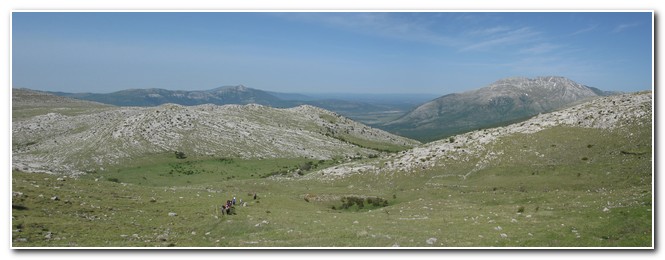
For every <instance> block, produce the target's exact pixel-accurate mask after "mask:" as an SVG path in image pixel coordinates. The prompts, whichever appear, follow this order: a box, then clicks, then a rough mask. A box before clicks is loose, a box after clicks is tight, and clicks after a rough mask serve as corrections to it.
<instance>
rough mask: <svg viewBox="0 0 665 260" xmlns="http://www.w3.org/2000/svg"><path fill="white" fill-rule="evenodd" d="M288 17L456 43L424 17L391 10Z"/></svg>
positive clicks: (411, 38) (364, 31) (369, 32)
mask: <svg viewBox="0 0 665 260" xmlns="http://www.w3.org/2000/svg"><path fill="white" fill-rule="evenodd" d="M284 17H285V18H287V19H294V20H302V21H306V22H314V23H319V24H323V25H326V26H329V27H335V28H341V29H344V30H349V31H353V32H356V33H361V34H366V35H377V36H381V37H388V38H394V39H400V40H407V41H415V42H423V43H428V44H436V45H455V44H456V39H455V38H454V37H450V36H447V35H443V34H440V33H436V32H434V31H433V30H432V28H431V26H432V24H433V22H432V21H431V20H427V19H418V18H414V17H408V16H407V15H394V14H392V13H374V12H369V13H355V12H351V13H326V14H325V15H321V14H319V13H288V14H285V15H284Z"/></svg>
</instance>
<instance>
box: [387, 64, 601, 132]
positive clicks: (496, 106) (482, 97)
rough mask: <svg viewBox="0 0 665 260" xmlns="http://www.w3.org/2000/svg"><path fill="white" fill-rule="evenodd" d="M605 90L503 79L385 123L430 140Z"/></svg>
mask: <svg viewBox="0 0 665 260" xmlns="http://www.w3.org/2000/svg"><path fill="white" fill-rule="evenodd" d="M607 94H610V93H608V92H604V91H601V90H598V89H595V88H592V87H588V86H584V85H580V84H578V83H576V82H574V81H572V80H570V79H567V78H563V77H538V78H534V79H529V78H507V79H502V80H499V81H496V82H494V83H492V84H490V85H489V86H487V87H484V88H481V89H477V90H472V91H468V92H464V93H458V94H450V95H446V96H442V97H440V98H437V99H435V100H433V101H430V102H428V103H425V104H423V105H421V106H419V107H417V108H416V109H414V110H413V111H411V112H410V113H408V114H406V115H404V116H403V117H401V118H399V119H397V120H395V121H393V122H390V123H388V124H386V126H385V127H386V129H389V130H391V131H392V132H394V133H398V134H400V135H403V136H407V137H411V138H416V139H420V140H428V141H429V140H435V139H437V138H441V137H446V136H450V135H454V134H459V133H463V132H468V131H471V130H476V129H479V128H486V127H491V126H496V125H501V124H506V123H510V122H511V121H515V120H524V119H527V118H529V117H531V116H534V115H537V114H539V113H546V112H551V111H554V110H557V109H561V108H563V107H567V106H570V105H573V104H576V103H579V102H581V101H586V100H590V99H592V98H597V97H600V96H603V95H607Z"/></svg>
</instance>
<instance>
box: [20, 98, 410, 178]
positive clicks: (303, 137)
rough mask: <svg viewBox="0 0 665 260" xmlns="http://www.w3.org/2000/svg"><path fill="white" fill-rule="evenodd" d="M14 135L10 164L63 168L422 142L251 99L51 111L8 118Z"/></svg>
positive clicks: (326, 155)
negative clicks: (159, 157)
mask: <svg viewBox="0 0 665 260" xmlns="http://www.w3.org/2000/svg"><path fill="white" fill-rule="evenodd" d="M55 111H57V110H55ZM342 133H343V134H342ZM12 135H13V136H12V137H13V139H12V155H13V158H12V164H13V168H14V169H18V170H21V171H29V172H45V173H67V174H82V173H84V172H89V171H96V170H99V169H103V168H104V167H105V166H108V165H118V164H121V163H123V162H127V161H129V160H132V159H136V158H141V157H142V156H145V155H150V154H156V153H173V152H174V151H180V152H184V154H186V155H198V156H213V157H234V158H296V157H301V158H312V159H331V158H334V157H341V158H344V157H347V158H350V157H355V156H359V155H360V156H367V155H370V154H376V153H378V152H377V151H376V150H372V149H369V148H371V147H361V146H359V145H357V144H356V143H363V142H365V141H367V142H373V143H380V144H386V145H398V146H406V147H413V146H415V145H417V144H419V143H418V142H417V141H414V140H409V139H406V138H402V137H399V136H395V135H392V134H389V133H387V132H384V131H381V130H378V129H373V128H370V127H367V126H365V125H362V124H359V123H356V122H354V121H352V120H349V119H347V118H344V117H342V116H339V115H337V114H335V113H332V112H329V111H326V110H323V109H319V108H315V107H311V106H302V107H296V108H291V109H276V108H270V107H266V106H261V105H256V104H249V105H225V106H217V105H199V106H181V105H175V104H165V105H161V106H158V107H149V108H144V107H113V108H108V109H105V110H103V111H101V112H93V113H89V114H81V115H63V114H60V113H53V112H51V113H47V114H43V115H37V116H34V117H30V118H27V119H25V120H21V121H16V122H13V124H12ZM343 138H346V139H354V140H356V141H357V140H362V141H363V142H356V143H354V142H352V141H348V140H346V139H343Z"/></svg>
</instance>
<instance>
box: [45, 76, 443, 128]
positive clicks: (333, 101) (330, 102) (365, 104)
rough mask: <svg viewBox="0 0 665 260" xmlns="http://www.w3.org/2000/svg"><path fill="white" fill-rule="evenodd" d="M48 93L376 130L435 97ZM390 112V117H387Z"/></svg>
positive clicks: (242, 89) (244, 91)
mask: <svg viewBox="0 0 665 260" xmlns="http://www.w3.org/2000/svg"><path fill="white" fill-rule="evenodd" d="M47 93H50V94H54V95H57V96H63V97H69V98H76V99H81V100H88V101H94V102H99V103H103V104H109V105H115V106H138V107H154V106H159V105H163V104H169V103H172V104H178V105H184V106H196V105H203V104H213V105H230V104H233V105H247V104H259V105H264V106H270V107H274V108H290V107H297V106H300V105H312V106H316V107H320V108H324V109H327V110H330V111H333V112H336V113H339V114H341V115H343V116H346V117H349V118H351V119H354V120H357V121H360V122H363V123H366V124H371V125H373V126H375V125H377V123H376V122H385V121H388V120H384V119H383V118H389V119H394V118H396V117H398V116H401V115H402V114H404V113H406V112H407V111H409V110H411V109H412V108H414V107H416V106H417V105H419V104H421V103H422V102H425V101H427V100H430V99H432V98H434V97H435V96H433V95H432V96H430V95H424V94H413V95H389V94H376V95H368V94H359V95H354V94H316V95H312V96H310V95H306V94H297V93H281V92H270V91H263V90H259V89H254V88H249V87H246V86H243V85H238V86H224V87H218V88H214V89H210V90H195V91H184V90H166V89H159V88H150V89H128V90H121V91H117V92H112V93H67V92H47ZM386 111H388V112H389V113H385V112H386Z"/></svg>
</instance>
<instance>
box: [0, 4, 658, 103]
mask: <svg viewBox="0 0 665 260" xmlns="http://www.w3.org/2000/svg"><path fill="white" fill-rule="evenodd" d="M652 29H653V20H652V13H651V12H415V13H414V12H389V13H385V12H286V13H280V12H228V13H227V12H16V11H15V12H13V13H12V41H11V43H12V65H11V66H12V87H15V88H29V89H35V90H46V91H60V92H74V93H80V92H92V93H110V92H115V91H120V90H125V89H147V88H160V89H167V90H208V89H214V88H217V87H221V86H233V85H244V86H246V87H249V88H254V89H260V90H264V91H271V92H281V93H299V94H306V93H310V94H312V93H319V94H326V93H356V94H369V93H392V94H400V93H414V94H439V95H442V94H448V93H455V92H463V91H468V90H472V89H478V88H481V87H484V86H486V85H488V84H491V83H492V82H494V81H496V80H499V79H502V78H508V77H528V78H533V77H538V76H562V77H567V78H570V79H572V80H574V81H576V82H578V83H580V84H583V85H587V86H591V87H596V88H599V89H602V90H609V91H625V92H634V91H640V90H648V89H652V88H653V74H652V73H653V67H652V64H653V53H652V49H653V37H652Z"/></svg>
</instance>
